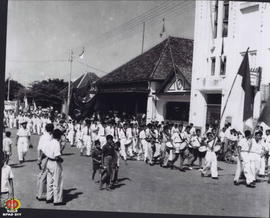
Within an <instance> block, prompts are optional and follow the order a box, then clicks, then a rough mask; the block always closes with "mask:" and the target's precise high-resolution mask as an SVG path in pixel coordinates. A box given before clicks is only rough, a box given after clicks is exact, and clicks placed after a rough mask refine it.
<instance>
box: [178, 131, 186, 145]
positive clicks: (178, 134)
mask: <svg viewBox="0 0 270 218" xmlns="http://www.w3.org/2000/svg"><path fill="white" fill-rule="evenodd" d="M178 135H179V137H180V139H181V140H182V141H181V143H183V142H184V141H185V140H184V139H183V138H182V136H181V133H178Z"/></svg>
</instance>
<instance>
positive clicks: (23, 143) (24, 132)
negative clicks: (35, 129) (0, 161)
mask: <svg viewBox="0 0 270 218" xmlns="http://www.w3.org/2000/svg"><path fill="white" fill-rule="evenodd" d="M21 125H22V127H21V128H20V129H19V130H18V132H17V138H16V144H17V150H18V158H19V161H20V163H23V162H24V161H25V156H26V153H27V151H28V149H29V145H30V132H29V130H28V129H27V122H26V121H22V123H21Z"/></svg>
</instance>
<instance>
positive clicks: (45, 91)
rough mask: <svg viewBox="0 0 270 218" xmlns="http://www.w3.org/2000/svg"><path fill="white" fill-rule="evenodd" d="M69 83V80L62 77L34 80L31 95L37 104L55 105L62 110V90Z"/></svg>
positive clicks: (30, 90) (44, 105)
mask: <svg viewBox="0 0 270 218" xmlns="http://www.w3.org/2000/svg"><path fill="white" fill-rule="evenodd" d="M67 85H68V83H67V82H64V80H60V79H48V80H42V81H36V82H33V83H32V84H31V86H30V88H29V94H30V95H29V97H30V99H34V101H35V103H36V105H37V106H42V107H50V106H53V107H54V108H55V109H56V110H58V111H60V110H61V106H62V102H63V97H64V93H63V92H62V90H63V89H64V88H66V87H67Z"/></svg>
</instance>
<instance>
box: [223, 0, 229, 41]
mask: <svg viewBox="0 0 270 218" xmlns="http://www.w3.org/2000/svg"><path fill="white" fill-rule="evenodd" d="M228 23H229V0H224V2H223V28H222V36H223V37H227V36H228Z"/></svg>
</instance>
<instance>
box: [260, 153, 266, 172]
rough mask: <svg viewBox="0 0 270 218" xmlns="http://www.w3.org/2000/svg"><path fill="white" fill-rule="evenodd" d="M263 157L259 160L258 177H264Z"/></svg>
mask: <svg viewBox="0 0 270 218" xmlns="http://www.w3.org/2000/svg"><path fill="white" fill-rule="evenodd" d="M265 161H266V160H265V156H263V157H261V158H260V170H259V175H262V176H264V175H265V165H266V164H265Z"/></svg>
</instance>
